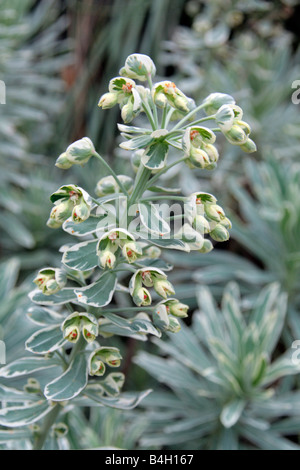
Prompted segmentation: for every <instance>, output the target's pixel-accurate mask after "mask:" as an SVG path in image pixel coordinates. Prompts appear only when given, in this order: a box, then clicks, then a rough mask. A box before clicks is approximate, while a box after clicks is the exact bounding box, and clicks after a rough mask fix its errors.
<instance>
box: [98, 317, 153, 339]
mask: <svg viewBox="0 0 300 470" xmlns="http://www.w3.org/2000/svg"><path fill="white" fill-rule="evenodd" d="M105 317H106V318H108V319H109V320H110V321H111V322H112V323H113V324H115V325H117V326H119V327H121V328H122V329H124V330H128V331H131V332H132V333H134V334H142V335H147V334H151V335H154V336H157V337H158V338H160V337H161V332H160V331H159V330H158V329H157V328H155V326H154V325H153V323H152V322H151V320H150V319H149V318H147V316H145V318H144V317H143V316H142V315H141V314H140V315H137V316H136V317H134V318H132V319H130V320H129V319H125V318H122V317H119V316H118V315H115V314H114V313H109V312H105Z"/></svg>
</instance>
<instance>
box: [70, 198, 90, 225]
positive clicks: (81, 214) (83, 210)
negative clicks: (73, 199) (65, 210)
mask: <svg viewBox="0 0 300 470" xmlns="http://www.w3.org/2000/svg"><path fill="white" fill-rule="evenodd" d="M90 213H91V208H90V206H88V205H87V204H86V202H85V201H82V202H81V203H80V204H78V205H76V206H75V207H74V209H73V212H72V220H73V222H76V223H77V224H79V223H81V222H84V221H85V220H87V219H88V218H89V216H90Z"/></svg>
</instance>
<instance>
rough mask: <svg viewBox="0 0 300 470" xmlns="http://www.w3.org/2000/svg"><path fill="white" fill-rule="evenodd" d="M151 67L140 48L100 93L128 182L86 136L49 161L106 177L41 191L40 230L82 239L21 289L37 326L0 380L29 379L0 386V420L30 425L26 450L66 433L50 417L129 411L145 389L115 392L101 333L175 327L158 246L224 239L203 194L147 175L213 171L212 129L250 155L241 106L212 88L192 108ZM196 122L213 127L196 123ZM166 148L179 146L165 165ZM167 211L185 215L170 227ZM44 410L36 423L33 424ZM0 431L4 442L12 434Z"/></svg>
mask: <svg viewBox="0 0 300 470" xmlns="http://www.w3.org/2000/svg"><path fill="white" fill-rule="evenodd" d="M155 71H156V69H155V65H154V63H153V62H152V60H151V59H150V58H149V57H148V56H145V55H142V54H132V55H130V56H129V57H128V58H127V60H126V62H125V66H124V68H122V69H121V70H120V76H118V77H115V78H113V79H112V80H111V81H110V83H109V91H108V93H106V94H105V95H103V96H102V97H101V99H100V101H99V106H100V107H103V108H110V107H112V106H114V105H116V104H118V105H119V107H120V109H121V115H122V118H123V121H124V124H119V130H120V131H121V136H122V137H123V139H124V140H123V142H122V143H121V144H120V146H121V147H122V148H123V149H126V150H129V151H131V152H134V153H135V154H134V158H133V159H134V166H135V167H137V174H136V178H135V180H134V181H133V180H130V179H128V177H126V176H125V175H120V176H118V175H117V174H116V173H115V172H114V170H113V169H112V168H111V167H110V166H109V165H108V164H107V162H106V161H105V160H104V159H103V158H102V157H101V156H100V155H99V154H98V153H97V152H96V150H95V147H94V145H93V143H92V141H91V140H90V139H89V138H87V137H85V138H83V139H80V140H78V141H76V142H74V143H73V144H72V145H70V146H69V147H68V149H67V150H66V152H64V153H62V154H61V155H60V156H59V158H58V160H57V163H56V164H57V166H58V167H60V168H63V169H68V168H70V167H71V166H72V165H84V164H87V162H88V161H89V160H90V159H91V158H97V159H98V160H99V161H100V163H101V166H102V168H103V169H105V171H106V172H108V173H109V176H107V177H105V176H103V173H102V172H100V174H99V176H101V180H100V181H99V184H98V185H97V188H96V193H97V194H98V195H99V194H100V196H98V198H94V197H92V196H91V195H90V194H88V193H87V192H86V191H85V190H84V189H83V188H81V187H79V186H77V185H75V184H67V185H64V186H62V187H60V188H59V189H58V190H57V191H56V192H54V193H53V194H52V195H51V198H50V199H51V201H52V203H53V209H52V211H51V213H50V217H49V220H48V226H49V227H51V228H53V229H55V228H58V227H61V226H62V228H63V230H64V231H66V232H67V233H69V234H70V235H72V236H74V237H79V239H81V240H82V241H80V242H78V240H77V242H75V244H71V245H65V246H63V247H62V248H61V251H62V252H63V256H62V265H61V266H60V267H47V268H43V269H42V270H40V271H39V272H38V274H37V276H36V278H35V280H34V282H35V284H36V286H37V289H36V290H34V291H33V292H32V293H31V294H30V297H31V300H32V301H33V303H34V304H35V306H32V307H31V308H30V309H29V312H28V316H29V318H30V319H31V320H32V322H33V323H34V324H36V325H38V326H39V328H38V329H37V330H36V331H35V332H34V334H33V335H31V336H30V337H29V338H28V339H27V341H26V349H27V351H29V352H31V353H33V354H34V356H33V357H32V356H26V357H23V358H21V359H18V360H16V361H14V362H13V363H11V364H8V365H7V366H5V367H4V368H2V369H1V370H0V376H1V377H4V378H20V377H23V376H29V382H28V383H27V385H26V386H25V388H24V390H23V391H21V390H18V389H11V388H9V387H7V386H6V385H5V386H4V387H3V391H2V400H3V401H4V402H6V406H5V407H3V408H2V410H1V411H0V424H1V425H3V426H6V427H11V428H19V427H25V426H30V427H29V428H27V430H26V431H25V434H26V436H27V437H28V438H29V440H30V441H31V442H32V443H33V446H34V448H35V449H39V448H42V447H43V446H44V445H45V446H46V447H47V446H48V445H49V442H50V441H49V439H50V437H51V436H52V437H53V435H54V436H56V435H57V436H59V435H60V432H61V431H60V429H63V434H64V433H65V430H66V425H65V423H64V424H63V425H60V424H58V423H57V420H58V416H59V415H60V419H62V420H64V419H65V418H64V417H65V415H66V413H67V411H68V410H69V407H73V406H87V407H89V406H111V407H115V408H120V409H131V408H133V407H135V406H136V405H137V404H138V403H139V402H140V401H141V399H142V398H144V397H145V396H146V395H147V394H148V393H149V391H146V392H143V393H123V392H121V390H122V387H123V384H124V380H125V376H124V374H123V373H122V372H119V370H118V369H119V367H120V366H121V365H122V358H123V355H124V354H123V353H122V351H121V349H122V348H123V346H122V345H121V346H120V347H119V344H120V341H119V339H118V338H116V339H115V340H114V339H110V338H111V337H112V336H120V337H122V336H124V337H133V338H136V339H139V340H146V336H147V335H148V334H151V335H154V336H156V337H161V335H162V333H163V332H165V331H169V332H172V333H177V332H178V331H179V330H180V328H181V322H180V318H185V317H186V316H187V310H188V306H187V305H185V304H183V303H182V302H180V301H179V300H178V299H177V298H176V297H173V296H174V295H176V294H175V288H174V286H173V285H172V284H171V283H170V281H169V280H168V274H167V272H168V271H169V270H170V269H171V267H170V265H168V264H167V263H166V262H164V260H163V259H162V258H161V256H160V255H161V249H169V250H182V251H185V252H190V251H200V252H202V253H207V252H209V251H211V249H212V247H213V246H212V243H211V241H210V240H209V239H208V238H207V237H205V235H209V236H210V237H211V238H212V239H214V240H217V241H225V240H227V239H228V237H229V232H228V230H229V229H230V227H231V223H230V220H229V219H228V218H227V217H226V215H225V213H224V210H223V209H222V207H220V206H219V205H218V204H217V200H216V198H215V197H214V196H213V195H211V194H209V193H206V192H203V191H198V192H195V193H193V194H191V195H190V196H188V197H185V196H181V195H174V190H172V189H168V188H163V187H161V186H160V185H159V184H157V182H158V180H159V178H160V176H161V175H163V174H164V173H166V172H167V171H168V170H169V169H170V168H172V167H174V166H175V165H178V164H181V163H183V162H185V163H186V164H187V165H188V166H189V167H191V168H195V167H196V168H201V169H208V170H211V169H214V168H215V167H216V165H217V161H218V158H219V155H218V151H217V149H216V147H215V142H216V135H217V133H218V132H222V133H224V135H225V137H226V138H228V139H229V140H230V142H231V143H232V144H233V145H238V146H240V147H241V148H243V149H245V150H246V151H254V150H255V144H254V143H252V141H250V139H249V134H250V128H249V126H248V124H247V123H245V122H244V121H242V110H241V108H239V107H238V106H236V105H235V101H234V99H233V98H232V97H231V96H229V95H225V94H222V93H214V94H211V95H210V96H208V97H207V98H206V99H205V100H204V101H203V102H202V103H201V104H200V105H198V106H197V105H196V104H195V103H194V101H193V100H192V99H191V98H189V97H188V96H186V95H185V94H184V93H182V91H181V90H180V89H178V87H177V86H176V85H175V84H174V83H172V82H169V81H163V82H158V83H156V84H153V81H152V80H153V78H154V76H155ZM135 80H139V81H140V82H142V83H143V84H145V82H146V84H147V85H148V86H144V85H138V84H137V83H136V81H135ZM199 111H202V116H201V115H199V114H198V112H199ZM140 113H144V114H145V116H146V117H147V119H148V121H149V124H148V126H147V127H145V128H141V127H133V126H129V125H128V123H131V121H132V120H133V119H134V118H135V117H136V116H137V115H138V114H140ZM173 121H176V123H173ZM204 123H207V124H208V125H209V124H210V123H213V124H214V123H216V124H217V125H218V126H219V127H215V128H213V127H204V125H203V124H204ZM169 147H174V148H175V149H176V151H177V153H178V154H179V155H177V159H176V160H175V161H172V162H169V161H168V151H169ZM137 160H138V162H137ZM176 192H179V191H177V190H176ZM153 193H154V194H153ZM103 194H104V195H103ZM151 194H152V195H151ZM161 201H165V202H168V203H170V202H172V203H173V202H177V203H178V205H179V207H180V208H183V212H182V211H181V213H180V214H177V215H171V213H170V214H169V216H168V217H167V216H166V215H165V212H164V211H165V210H166V205H165V206H164V208H160V207H157V205H156V204H154V203H155V202H161ZM168 207H169V204H167V208H168ZM172 211H173V208H172V210H171V212H172ZM177 219H178V220H179V221H180V219H184V223H183V224H182V223H181V224H180V225H179V226H177V225H176V224H175V221H177ZM173 222H174V226H173ZM128 276H130V279H128ZM125 299H126V300H125ZM130 299H131V302H128V300H130ZM113 300H114V304H112V301H113ZM124 305H126V307H124ZM127 305H128V306H127ZM114 341H115V342H114ZM123 349H124V348H123ZM41 370H43V373H45V376H44V377H42V379H41V380H39V381H37V380H36V379H35V378H34V377H33V378H32V377H31V375H32V374H34V373H35V372H37V371H41ZM16 402H21V403H22V405H17V406H16V405H15V403H16ZM42 418H44V421H43V424H42V427H41V428H39V426H38V425H35V423H36V422H37V421H40V420H41V419H42ZM33 424H34V425H35V426H34V427H32V425H33ZM7 432H8V433H10V434H9V435H10V436H11V437H10V438H11V439H13V437H12V436H13V435H14V433H13V432H12V433H11V432H10V431H7ZM53 432H54V434H53ZM3 433H5V431H3ZM16 436H17V437H18V436H19V431H17V432H16ZM47 439H48V441H47Z"/></svg>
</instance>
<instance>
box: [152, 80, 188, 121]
mask: <svg viewBox="0 0 300 470" xmlns="http://www.w3.org/2000/svg"><path fill="white" fill-rule="evenodd" d="M152 98H153V100H154V102H155V104H156V105H157V106H158V107H159V108H164V107H165V106H166V105H167V104H169V105H170V106H172V107H173V108H175V109H176V110H178V111H179V112H181V113H184V114H186V113H188V112H189V111H191V110H192V109H194V107H195V102H194V100H192V99H191V98H188V97H187V96H185V94H184V93H183V92H182V91H180V90H179V88H177V86H176V85H175V83H173V82H170V81H167V80H166V81H163V82H158V83H156V84H155V85H154V87H153V88H152Z"/></svg>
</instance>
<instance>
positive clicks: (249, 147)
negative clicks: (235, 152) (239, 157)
mask: <svg viewBox="0 0 300 470" xmlns="http://www.w3.org/2000/svg"><path fill="white" fill-rule="evenodd" d="M240 147H241V150H243V152H246V153H253V152H256V150H257V148H256V145H255V143H254V142H253V140H251V139H249V138H248V139H247V140H246V142H244V143H243V144H241V145H240Z"/></svg>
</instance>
